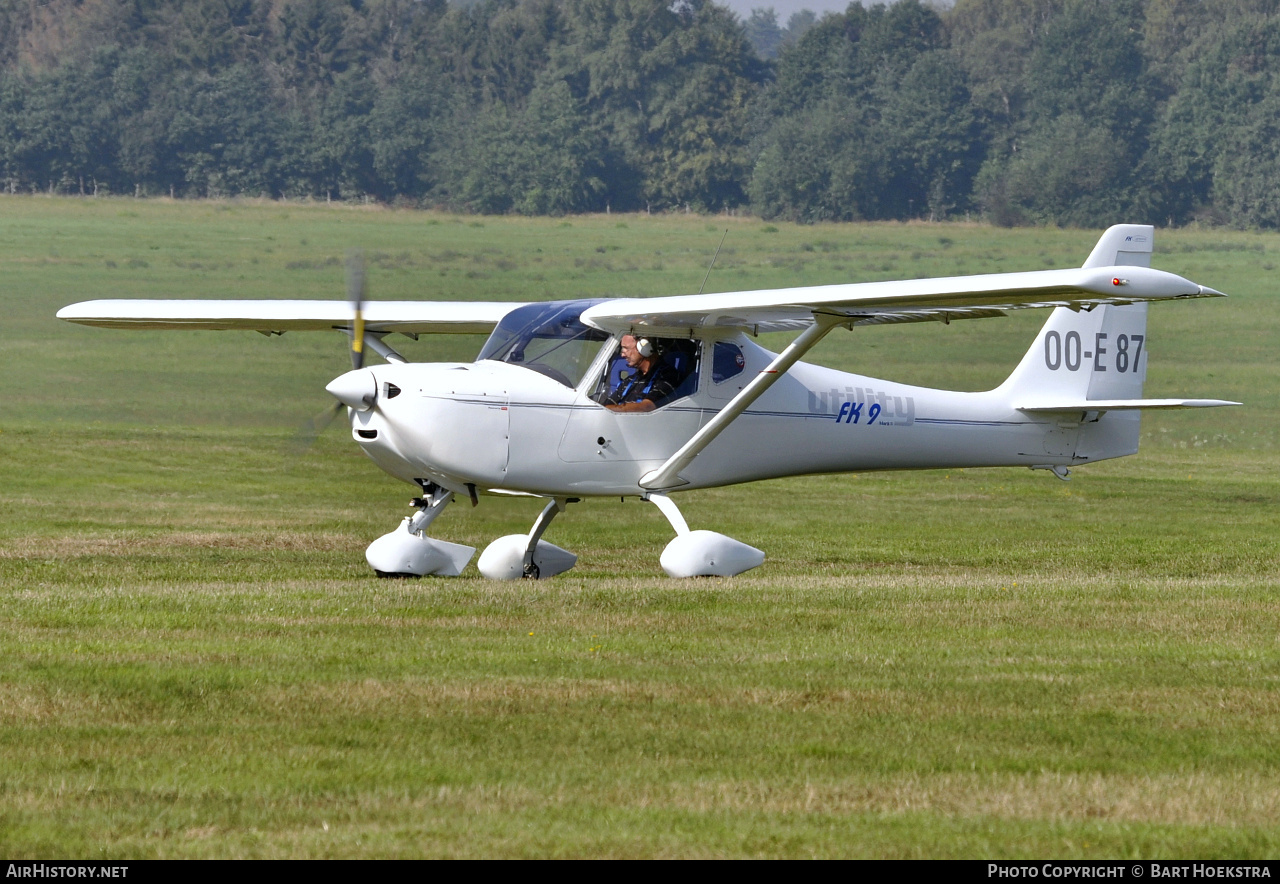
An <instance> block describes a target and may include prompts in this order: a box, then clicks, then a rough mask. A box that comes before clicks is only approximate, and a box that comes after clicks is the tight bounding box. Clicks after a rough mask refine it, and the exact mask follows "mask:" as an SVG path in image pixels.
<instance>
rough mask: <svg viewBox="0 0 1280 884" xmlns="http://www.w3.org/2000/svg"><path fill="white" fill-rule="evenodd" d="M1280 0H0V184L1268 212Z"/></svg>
mask: <svg viewBox="0 0 1280 884" xmlns="http://www.w3.org/2000/svg"><path fill="white" fill-rule="evenodd" d="M1277 71H1280V0H1214V2H1205V0H957V2H956V3H955V4H954V5H953V6H951V7H950V8H935V7H933V6H930V5H925V4H924V3H921V2H919V0H899V2H896V3H893V4H891V5H888V6H885V5H875V6H871V7H870V8H864V7H863V6H860V5H857V4H853V5H850V6H849V7H848V9H847V10H846V11H845V12H844V13H842V14H834V15H833V14H828V15H825V16H823V17H821V18H815V17H814V16H813V15H812V14H808V15H800V16H793V17H792V18H791V19H790V20H789V21H788V23H787V25H786V26H785V27H783V26H781V25H779V23H778V21H777V17H776V15H775V14H774V13H773V11H772V10H770V9H765V8H762V9H758V10H756V11H755V12H753V13H752V15H751V16H750V17H748V19H747V20H746V21H741V20H739V19H738V18H737V17H736V16H735V15H734V14H733V13H732V12H730V11H729V10H728V9H727V8H725V7H722V6H719V5H717V4H715V3H713V2H708V0H480V2H475V3H469V4H450V3H448V2H446V0H39V2H37V0H0V186H2V187H3V188H4V189H5V190H7V191H9V192H11V193H15V192H28V191H50V192H57V193H103V192H107V193H114V194H136V195H140V196H144V195H156V194H166V195H168V194H172V195H174V196H180V197H185V196H200V197H204V196H232V195H251V196H258V195H266V196H270V197H311V198H320V199H325V198H329V199H344V200H346V199H361V198H364V199H376V200H379V201H384V202H387V203H406V204H413V205H434V206H447V207H450V208H453V209H457V210H461V211H473V212H486V213H504V212H517V213H524V214H562V213H572V212H588V211H606V210H610V209H612V210H617V211H635V210H646V209H648V210H654V211H665V210H672V209H695V210H699V211H721V210H738V209H745V210H749V211H753V212H755V213H758V214H760V215H762V216H763V217H765V218H779V219H788V220H796V221H819V220H856V219H907V218H934V219H943V218H949V217H957V216H961V217H963V216H973V215H979V216H983V217H986V218H988V219H990V220H992V221H994V222H996V223H999V224H1008V225H1014V224H1036V223H1052V224H1060V225H1070V226H1090V227H1097V226H1100V225H1103V224H1107V223H1111V222H1114V221H1117V220H1132V219H1145V220H1151V221H1153V222H1155V223H1159V224H1175V225H1176V224H1185V223H1188V222H1192V221H1202V222H1209V223H1230V224H1235V225H1243V226H1257V227H1276V226H1280V138H1277V132H1276V130H1277V129H1280V113H1277V111H1280V81H1278V80H1277V73H1276V72H1277Z"/></svg>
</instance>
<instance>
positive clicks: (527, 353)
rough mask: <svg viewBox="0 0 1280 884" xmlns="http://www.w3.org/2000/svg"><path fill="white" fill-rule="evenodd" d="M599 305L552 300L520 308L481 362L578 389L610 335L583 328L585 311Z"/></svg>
mask: <svg viewBox="0 0 1280 884" xmlns="http://www.w3.org/2000/svg"><path fill="white" fill-rule="evenodd" d="M597 303H599V302H598V301H550V302H548V303H545V304H528V305H526V306H524V307H517V308H516V309H515V310H512V311H511V312H510V313H508V314H507V315H506V316H504V317H503V318H502V321H501V322H500V323H498V327H497V328H495V329H494V330H493V334H491V335H490V336H489V340H488V341H486V342H485V345H484V348H483V349H481V351H480V355H479V356H477V357H476V361H477V362H479V361H481V360H483V359H493V360H496V361H498V362H506V363H508V364H511V365H519V366H522V367H524V368H528V369H530V370H532V371H536V372H538V373H539V374H543V375H546V376H547V377H549V378H551V379H552V380H554V381H556V382H558V383H561V384H564V385H565V386H566V387H576V386H577V385H578V382H579V381H581V380H582V376H583V375H584V374H585V373H586V371H587V369H588V368H590V367H591V363H592V362H593V361H594V360H595V357H596V354H597V353H598V352H599V351H600V346H601V344H603V343H604V342H605V341H606V340H608V338H609V336H608V335H607V334H606V333H605V332H602V331H600V330H599V329H595V328H591V327H590V326H588V325H586V324H584V323H583V322H582V321H581V319H580V318H579V317H581V315H582V311H584V310H586V309H587V308H588V307H590V306H591V305H592V304H597Z"/></svg>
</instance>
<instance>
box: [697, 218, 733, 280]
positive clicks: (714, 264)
mask: <svg viewBox="0 0 1280 884" xmlns="http://www.w3.org/2000/svg"><path fill="white" fill-rule="evenodd" d="M728 235H729V228H728V227H726V228H725V229H724V236H722V237H720V245H719V246H716V253H715V254H714V255H712V256H711V263H710V264H709V265H707V275H706V276H704V277H702V285H700V286H698V294H702V290H703V289H705V288H706V287H707V280H708V279H710V278H711V268H712V267H714V266H716V258H719V257H720V247H721V246H723V245H724V237H725V236H728Z"/></svg>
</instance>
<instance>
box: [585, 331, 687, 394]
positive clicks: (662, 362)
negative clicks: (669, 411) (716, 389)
mask: <svg viewBox="0 0 1280 884" xmlns="http://www.w3.org/2000/svg"><path fill="white" fill-rule="evenodd" d="M648 340H649V342H650V344H651V345H652V346H653V350H654V353H655V355H656V357H657V368H656V370H655V371H654V372H653V373H652V374H651V376H650V378H649V379H647V380H648V382H649V383H650V384H651V385H654V386H655V388H656V389H665V388H667V387H670V392H667V393H665V394H662V395H659V396H657V397H655V398H654V399H653V402H654V404H655V405H656V406H657V407H658V408H661V407H663V406H664V405H667V404H668V403H671V402H674V401H675V400H677V399H682V398H684V397H685V396H690V395H692V394H693V393H694V392H695V391H696V390H697V389H698V375H699V367H700V366H699V364H700V362H701V355H702V344H701V342H700V341H694V340H689V339H687V338H649V339H648ZM635 372H636V369H633V368H631V367H630V366H629V365H627V361H626V359H624V358H623V356H622V351H621V343H619V345H618V347H617V348H616V349H615V351H614V354H613V356H612V358H610V360H609V363H608V365H607V367H606V370H605V371H604V372H603V373H602V374H601V377H600V381H599V383H597V384H596V387H595V389H594V390H593V391H592V394H591V398H592V399H594V400H595V401H596V402H599V403H601V404H606V403H611V402H618V401H622V399H623V397H628V396H629V397H631V398H634V397H635V396H640V395H644V393H645V392H646V391H645V390H643V389H641V388H639V387H637V386H636V385H637V384H638V383H640V382H641V381H640V379H639V378H637V377H635ZM645 398H649V397H647V396H646V397H645Z"/></svg>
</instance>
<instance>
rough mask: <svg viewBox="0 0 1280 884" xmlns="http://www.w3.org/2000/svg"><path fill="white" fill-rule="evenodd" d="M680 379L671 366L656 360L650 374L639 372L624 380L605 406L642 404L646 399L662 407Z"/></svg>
mask: <svg viewBox="0 0 1280 884" xmlns="http://www.w3.org/2000/svg"><path fill="white" fill-rule="evenodd" d="M679 383H680V379H679V378H677V377H676V375H675V372H674V371H673V370H672V369H671V366H669V365H667V364H666V363H664V362H661V361H657V360H655V361H654V363H653V365H652V366H651V367H650V369H649V373H648V374H641V373H640V372H639V371H638V370H637V371H634V372H632V374H631V375H630V376H629V377H627V378H626V379H624V380H623V381H622V383H620V384H618V386H617V387H616V388H615V389H614V391H613V392H612V393H610V394H609V397H608V398H607V399H605V400H604V404H605V405H622V404H623V403H624V402H642V401H643V400H645V399H650V400H652V401H653V404H654V405H661V404H662V403H663V402H664V401H665V400H666V398H667V397H668V396H670V395H671V394H672V393H673V392H675V389H676V385H677V384H679Z"/></svg>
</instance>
